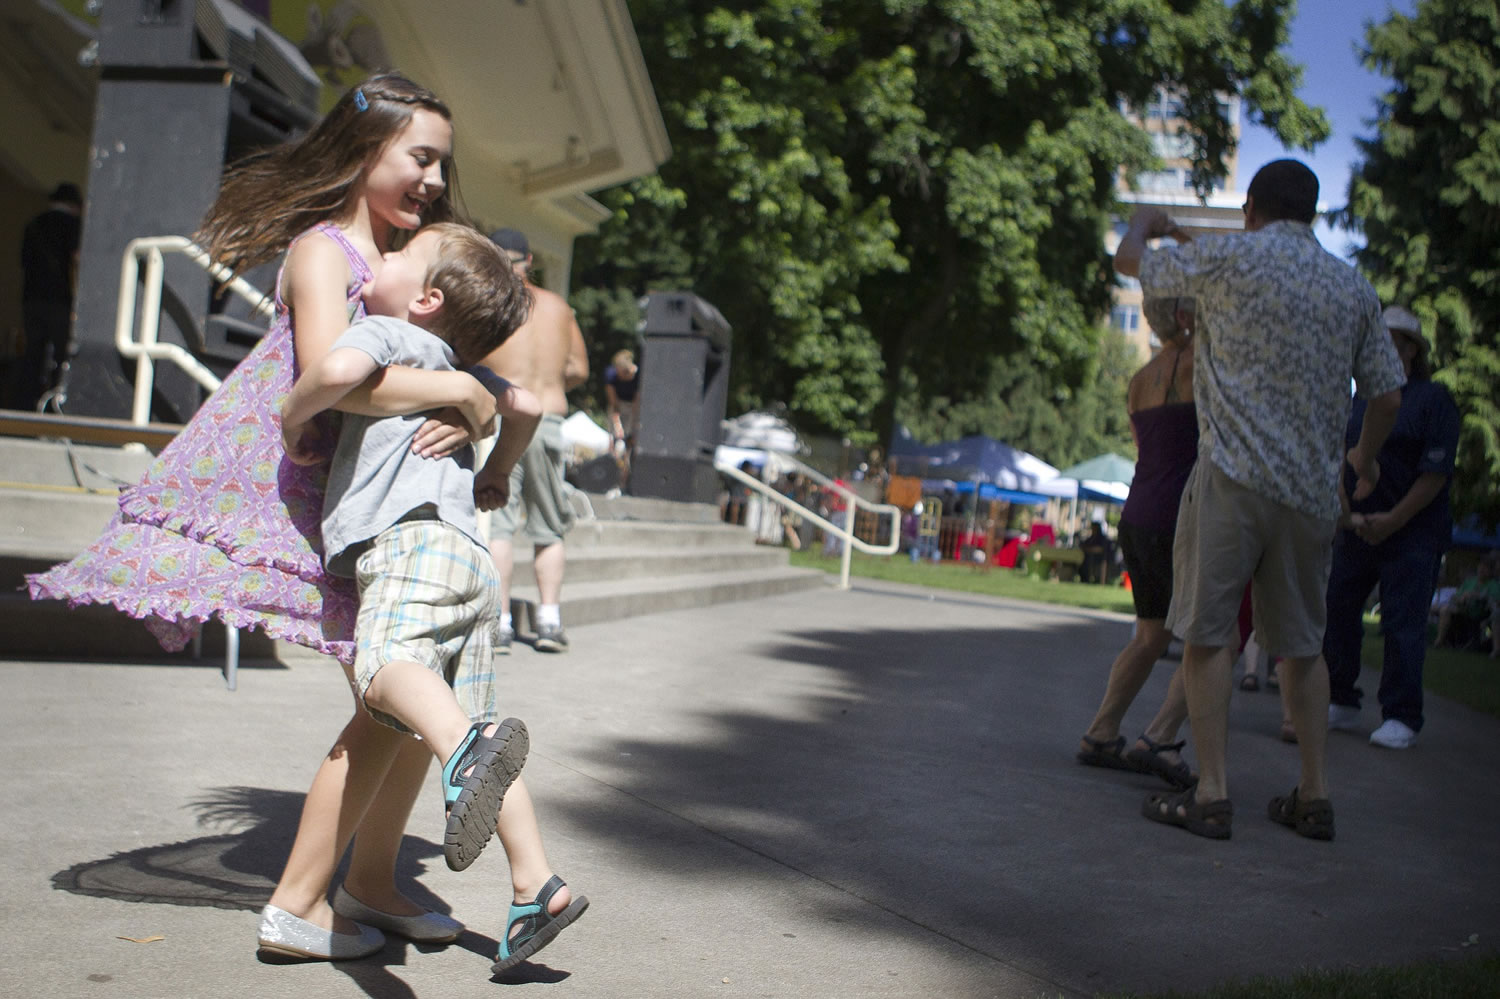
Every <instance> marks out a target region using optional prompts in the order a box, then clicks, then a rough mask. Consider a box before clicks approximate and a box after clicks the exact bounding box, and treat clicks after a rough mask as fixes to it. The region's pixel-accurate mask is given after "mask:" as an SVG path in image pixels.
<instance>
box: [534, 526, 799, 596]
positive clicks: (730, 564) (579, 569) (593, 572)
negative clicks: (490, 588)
mask: <svg viewBox="0 0 1500 999" xmlns="http://www.w3.org/2000/svg"><path fill="white" fill-rule="evenodd" d="M566 554H567V569H566V572H565V576H564V584H563V585H564V589H565V590H570V589H571V588H572V587H573V585H574V584H575V583H596V582H605V581H608V580H612V579H641V578H643V577H652V576H656V577H670V576H683V575H691V574H702V573H706V572H742V571H748V570H751V569H774V568H779V567H783V566H785V565H786V564H787V556H786V553H785V552H784V551H782V550H781V549H778V548H772V547H768V546H765V545H756V544H736V545H715V546H713V547H707V546H705V547H701V548H677V547H673V546H670V545H663V546H659V547H649V546H629V547H617V546H609V547H599V548H574V547H573V544H572V536H571V535H569V542H568V545H567V548H566ZM530 555H531V553H530V552H525V553H520V552H518V553H517V557H516V559H515V575H514V576H513V577H512V579H513V585H518V586H530V585H534V584H535V582H536V576H535V574H534V572H533V571H532V563H531V558H530Z"/></svg>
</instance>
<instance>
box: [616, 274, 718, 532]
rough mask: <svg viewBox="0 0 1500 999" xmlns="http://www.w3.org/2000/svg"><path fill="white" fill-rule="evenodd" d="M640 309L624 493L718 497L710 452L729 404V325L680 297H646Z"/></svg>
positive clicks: (702, 499) (700, 499)
mask: <svg viewBox="0 0 1500 999" xmlns="http://www.w3.org/2000/svg"><path fill="white" fill-rule="evenodd" d="M645 310H646V317H645V329H644V332H643V336H644V341H645V342H644V344H643V346H642V351H641V353H642V357H641V387H640V393H641V396H640V399H641V402H640V424H639V427H638V429H637V430H636V443H635V456H634V457H633V458H632V460H631V463H630V491H631V493H632V494H633V495H636V496H653V497H657V498H660V499H671V500H682V501H687V502H696V503H712V502H714V500H715V499H716V498H717V496H718V493H719V476H718V473H717V472H715V471H714V467H713V458H714V449H715V448H717V447H718V446H719V440H720V437H721V436H722V433H723V431H722V424H723V422H724V408H725V406H726V405H727V403H728V400H729V344H730V328H729V323H728V322H726V321H725V320H724V317H723V316H722V315H720V314H719V310H718V309H716V308H714V307H713V306H712V305H710V304H708V303H707V302H705V301H704V300H703V299H701V298H699V297H697V296H696V295H691V294H688V293H686V292H658V293H655V294H652V295H648V296H646V299H645Z"/></svg>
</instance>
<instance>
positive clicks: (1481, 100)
mask: <svg viewBox="0 0 1500 999" xmlns="http://www.w3.org/2000/svg"><path fill="white" fill-rule="evenodd" d="M1365 41H1366V48H1365V51H1364V62H1365V65H1366V66H1368V67H1369V68H1371V69H1373V70H1377V71H1379V72H1380V73H1382V74H1383V75H1385V76H1387V77H1389V78H1390V79H1391V80H1392V82H1393V86H1392V88H1391V89H1390V91H1389V92H1387V93H1386V94H1385V95H1384V96H1383V97H1382V98H1381V100H1380V104H1379V110H1378V113H1377V116H1376V118H1375V122H1374V125H1375V133H1376V134H1375V137H1374V138H1371V139H1367V140H1361V141H1360V143H1359V146H1360V149H1361V152H1362V155H1363V160H1362V162H1361V163H1360V165H1359V167H1358V169H1357V171H1356V172H1355V175H1354V177H1353V178H1352V179H1351V181H1350V185H1349V204H1348V207H1347V208H1346V209H1345V213H1344V214H1345V220H1346V221H1347V222H1348V223H1349V224H1351V225H1353V226H1354V227H1356V228H1358V229H1360V230H1362V231H1363V233H1364V236H1365V240H1366V243H1365V246H1364V248H1363V249H1362V250H1360V251H1359V252H1358V255H1357V259H1358V261H1359V264H1360V266H1361V268H1362V269H1364V271H1365V272H1366V273H1367V274H1368V275H1369V277H1370V279H1371V281H1372V282H1373V283H1374V285H1375V288H1376V290H1377V291H1379V292H1380V297H1381V300H1382V301H1385V302H1401V303H1407V304H1409V305H1410V307H1411V308H1412V309H1413V310H1414V311H1415V312H1416V313H1417V314H1418V315H1420V316H1421V317H1422V319H1423V322H1424V324H1426V325H1427V328H1428V329H1429V330H1435V331H1436V349H1435V351H1434V354H1433V359H1434V361H1435V362H1436V363H1437V365H1438V366H1439V368H1440V370H1439V371H1438V373H1437V375H1436V377H1437V379H1438V380H1440V381H1442V382H1444V383H1445V384H1446V385H1447V386H1448V387H1449V389H1451V390H1452V392H1453V394H1454V397H1455V399H1456V400H1457V402H1458V406H1459V411H1460V412H1461V413H1462V414H1463V430H1462V434H1461V436H1460V438H1459V452H1458V472H1457V475H1456V479H1455V489H1454V495H1455V502H1456V504H1457V506H1458V507H1459V509H1460V510H1465V511H1475V512H1478V513H1481V514H1483V515H1484V516H1485V517H1486V518H1487V519H1488V520H1489V521H1490V522H1491V523H1494V522H1495V521H1496V520H1500V496H1497V495H1496V492H1495V487H1494V484H1495V482H1496V481H1497V479H1500V114H1497V111H1500V5H1497V4H1496V3H1495V0H1419V2H1418V4H1417V6H1416V13H1415V16H1413V17H1407V16H1405V15H1402V14H1398V13H1393V14H1391V16H1390V17H1389V18H1388V19H1387V20H1386V21H1385V22H1383V23H1381V24H1372V25H1370V26H1369V27H1368V28H1367V30H1366V33H1365Z"/></svg>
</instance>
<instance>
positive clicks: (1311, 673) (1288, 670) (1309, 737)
mask: <svg viewBox="0 0 1500 999" xmlns="http://www.w3.org/2000/svg"><path fill="white" fill-rule="evenodd" d="M1281 690H1282V696H1283V697H1285V699H1286V700H1285V702H1284V703H1285V707H1286V708H1287V709H1288V710H1289V711H1290V713H1291V716H1292V726H1293V727H1294V728H1295V729H1296V731H1297V749H1298V751H1299V752H1300V753H1301V756H1302V780H1301V782H1300V783H1299V784H1298V785H1297V797H1298V798H1300V799H1301V800H1303V801H1315V800H1317V799H1318V798H1326V797H1328V784H1327V775H1326V774H1325V773H1324V770H1323V765H1324V759H1325V757H1324V748H1325V747H1326V745H1327V742H1328V666H1327V664H1325V663H1324V662H1323V657H1322V656H1308V657H1305V658H1300V659H1282V660H1281Z"/></svg>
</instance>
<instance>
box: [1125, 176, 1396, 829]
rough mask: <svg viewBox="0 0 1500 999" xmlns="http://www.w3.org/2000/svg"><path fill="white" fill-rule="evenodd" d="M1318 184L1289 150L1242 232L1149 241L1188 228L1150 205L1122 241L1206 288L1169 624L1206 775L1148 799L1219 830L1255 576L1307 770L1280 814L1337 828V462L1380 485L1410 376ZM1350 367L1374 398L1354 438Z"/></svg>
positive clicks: (1143, 275)
mask: <svg viewBox="0 0 1500 999" xmlns="http://www.w3.org/2000/svg"><path fill="white" fill-rule="evenodd" d="M1317 201H1318V179H1317V177H1316V176H1314V175H1313V172H1312V171H1311V170H1309V169H1308V168H1307V167H1306V166H1305V165H1303V164H1302V163H1300V162H1298V161H1296V160H1277V161H1275V162H1273V163H1268V164H1266V165H1265V166H1264V167H1262V168H1261V169H1260V171H1259V172H1257V173H1256V175H1255V178H1254V179H1253V180H1252V181H1251V182H1250V190H1249V197H1248V198H1247V199H1246V201H1245V232H1243V233H1233V234H1229V235H1219V236H1207V237H1204V238H1202V239H1199V240H1197V241H1194V242H1191V243H1187V244H1185V245H1181V246H1174V247H1164V248H1161V249H1154V250H1153V249H1148V247H1147V241H1148V240H1152V239H1156V238H1159V237H1162V236H1166V235H1169V234H1172V233H1174V232H1176V231H1177V229H1176V224H1175V223H1174V222H1173V221H1172V220H1171V219H1170V218H1169V217H1168V216H1167V214H1166V213H1165V212H1163V211H1162V210H1161V209H1158V208H1150V207H1146V208H1141V209H1140V210H1139V211H1137V212H1136V214H1135V216H1134V217H1133V218H1132V219H1131V221H1130V228H1129V231H1128V232H1127V233H1126V234H1125V237H1124V239H1122V240H1121V242H1120V248H1119V250H1118V251H1117V252H1116V254H1115V269H1116V270H1117V271H1119V272H1120V273H1121V274H1126V275H1130V276H1137V277H1139V278H1140V282H1141V288H1142V291H1143V292H1144V293H1145V295H1146V296H1147V297H1148V298H1152V297H1163V298H1171V297H1174V296H1179V295H1180V296H1192V297H1193V298H1196V299H1197V301H1198V332H1197V339H1198V344H1197V358H1196V362H1195V365H1194V373H1193V393H1194V396H1195V397H1196V399H1197V402H1198V430H1199V439H1198V463H1197V465H1196V466H1195V468H1194V470H1193V475H1192V478H1190V479H1189V480H1188V484H1187V488H1186V489H1185V490H1184V491H1183V494H1182V504H1181V507H1180V512H1179V516H1178V528H1177V539H1176V544H1175V548H1174V552H1173V578H1174V580H1175V583H1176V585H1175V588H1174V592H1173V594H1172V606H1171V609H1170V611H1169V612H1168V616H1167V627H1168V628H1169V629H1171V631H1172V632H1173V633H1174V634H1176V635H1178V636H1179V637H1181V638H1182V640H1183V643H1184V650H1183V657H1182V668H1183V676H1184V678H1185V680H1186V684H1187V696H1188V713H1189V717H1190V718H1191V719H1192V729H1193V747H1194V749H1195V750H1196V752H1197V755H1198V767H1199V782H1198V786H1197V788H1196V789H1193V790H1188V791H1185V792H1182V793H1181V794H1153V795H1151V796H1149V797H1148V798H1147V799H1146V802H1145V804H1144V805H1143V807H1142V811H1143V813H1144V814H1145V816H1146V817H1147V818H1149V819H1152V820H1154V821H1157V822H1165V823H1167V824H1169V825H1175V826H1181V827H1182V828H1184V829H1187V830H1188V831H1189V832H1192V833H1195V834H1196V835H1199V836H1208V837H1210V838H1214V839H1228V838H1229V835H1230V822H1231V817H1232V815H1233V808H1232V806H1231V805H1230V802H1229V791H1228V784H1227V781H1226V778H1225V756H1226V752H1227V748H1228V728H1229V693H1230V688H1231V678H1230V671H1231V665H1232V664H1231V652H1230V649H1231V648H1232V640H1233V638H1234V636H1235V634H1236V628H1235V624H1236V621H1235V619H1236V612H1237V610H1238V608H1239V603H1240V597H1241V594H1242V592H1243V590H1244V588H1245V583H1246V581H1247V580H1251V581H1253V588H1254V604H1255V629H1256V632H1257V634H1259V635H1262V636H1264V639H1265V640H1264V642H1263V644H1264V645H1265V646H1266V647H1267V648H1268V649H1269V650H1271V651H1272V652H1274V653H1276V654H1278V655H1280V656H1282V657H1283V658H1282V663H1281V676H1282V681H1281V682H1282V683H1283V684H1284V685H1285V687H1286V693H1287V694H1288V698H1289V703H1290V705H1291V708H1292V720H1293V723H1294V724H1295V726H1296V730H1297V737H1298V746H1299V747H1300V750H1301V754H1302V774H1301V781H1300V783H1299V784H1298V785H1297V787H1296V788H1295V789H1293V791H1292V792H1291V794H1289V795H1287V796H1286V797H1280V798H1275V799H1273V800H1272V802H1271V818H1272V819H1274V820H1275V821H1277V822H1280V823H1281V824H1283V825H1287V826H1290V827H1292V828H1293V829H1295V830H1296V831H1297V832H1298V833H1299V834H1301V835H1303V836H1308V837H1311V838H1315V839H1332V838H1333V808H1332V806H1331V805H1330V804H1329V802H1328V791H1327V786H1326V781H1325V777H1324V773H1323V756H1324V743H1325V740H1326V738H1327V722H1328V670H1327V668H1326V667H1325V666H1324V664H1323V662H1322V658H1321V653H1322V646H1323V628H1324V621H1325V611H1326V606H1325V602H1324V593H1325V590H1326V589H1327V586H1328V572H1329V565H1330V559H1331V552H1332V543H1333V536H1334V532H1335V527H1336V524H1337V521H1338V518H1339V515H1340V512H1341V511H1340V506H1339V498H1338V478H1339V473H1340V471H1341V469H1342V462H1343V461H1344V460H1347V461H1348V462H1349V463H1350V465H1351V466H1353V468H1354V470H1355V472H1356V473H1357V474H1358V477H1359V482H1358V485H1357V487H1356V489H1355V498H1356V499H1360V498H1363V497H1364V496H1366V495H1368V494H1369V492H1370V490H1371V489H1373V488H1374V485H1375V480H1376V479H1377V478H1378V477H1379V474H1380V470H1379V467H1378V466H1377V465H1376V461H1375V457H1376V454H1377V453H1378V452H1379V450H1380V447H1381V445H1382V444H1383V443H1384V442H1385V438H1386V436H1387V435H1388V434H1389V433H1390V431H1391V427H1392V426H1393V425H1394V423H1395V419H1396V412H1397V410H1398V409H1399V407H1400V404H1401V393H1400V388H1401V385H1402V382H1403V381H1404V380H1405V379H1404V375H1403V374H1402V368H1401V359H1400V357H1398V356H1397V354H1396V350H1395V347H1394V346H1393V345H1392V344H1391V338H1390V336H1389V335H1387V334H1386V332H1385V328H1384V327H1383V326H1382V325H1381V321H1380V300H1379V299H1378V298H1377V297H1376V294H1375V290H1374V289H1373V288H1372V287H1370V284H1369V282H1368V281H1366V280H1365V279H1364V278H1362V277H1360V276H1359V274H1358V273H1356V272H1355V271H1354V269H1353V268H1351V267H1349V266H1348V265H1347V264H1345V263H1344V262H1342V261H1341V260H1339V259H1338V258H1337V257H1334V256H1333V255H1332V254H1330V253H1328V252H1327V251H1325V250H1324V249H1323V248H1322V247H1321V246H1319V245H1318V241H1317V238H1316V237H1315V236H1314V235H1313V231H1312V221H1313V219H1314V217H1315V216H1316V214H1317ZM1178 238H1179V239H1181V238H1182V237H1181V236H1179V237H1178ZM1351 377H1352V378H1353V379H1354V381H1355V383H1356V386H1357V388H1358V391H1359V394H1360V396H1361V397H1363V398H1365V399H1368V400H1369V405H1368V407H1367V408H1366V410H1365V418H1364V423H1363V426H1362V428H1361V433H1360V438H1359V441H1358V443H1357V444H1356V445H1355V446H1354V448H1353V449H1352V450H1350V451H1349V452H1348V454H1347V456H1346V455H1344V454H1343V447H1344V424H1345V421H1346V420H1347V418H1348V414H1349V380H1350V378H1351Z"/></svg>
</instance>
